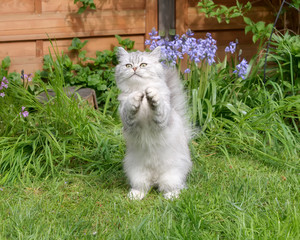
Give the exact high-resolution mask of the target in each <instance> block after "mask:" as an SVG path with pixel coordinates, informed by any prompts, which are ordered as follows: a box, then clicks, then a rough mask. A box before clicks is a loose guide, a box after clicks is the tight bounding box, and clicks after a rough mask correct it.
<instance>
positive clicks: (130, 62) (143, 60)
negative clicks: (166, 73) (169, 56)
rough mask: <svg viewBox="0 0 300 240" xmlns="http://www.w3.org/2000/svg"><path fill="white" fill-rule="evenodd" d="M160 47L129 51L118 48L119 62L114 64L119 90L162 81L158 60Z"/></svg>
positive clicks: (161, 67) (161, 71)
mask: <svg viewBox="0 0 300 240" xmlns="http://www.w3.org/2000/svg"><path fill="white" fill-rule="evenodd" d="M160 59H161V49H160V47H157V48H155V49H154V50H153V51H152V52H140V51H137V52H131V53H128V52H127V51H126V50H125V49H124V48H122V47H119V48H118V60H119V64H118V65H117V66H116V81H117V85H118V87H119V88H120V89H121V90H124V91H126V89H128V88H129V89H130V88H133V89H134V88H136V87H140V86H145V85H147V84H149V83H151V82H157V81H164V78H163V66H162V64H161V62H160Z"/></svg>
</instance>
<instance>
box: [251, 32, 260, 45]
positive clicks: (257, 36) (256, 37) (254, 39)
mask: <svg viewBox="0 0 300 240" xmlns="http://www.w3.org/2000/svg"><path fill="white" fill-rule="evenodd" d="M258 39H259V35H257V34H254V35H253V36H252V41H253V43H256V42H257V40H258Z"/></svg>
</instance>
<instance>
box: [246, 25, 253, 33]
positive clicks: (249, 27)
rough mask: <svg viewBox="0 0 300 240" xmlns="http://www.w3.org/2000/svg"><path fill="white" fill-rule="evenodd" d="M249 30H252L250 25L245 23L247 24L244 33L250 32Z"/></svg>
mask: <svg viewBox="0 0 300 240" xmlns="http://www.w3.org/2000/svg"><path fill="white" fill-rule="evenodd" d="M250 31H252V27H251V26H249V25H247V26H246V27H245V34H247V33H248V32H250Z"/></svg>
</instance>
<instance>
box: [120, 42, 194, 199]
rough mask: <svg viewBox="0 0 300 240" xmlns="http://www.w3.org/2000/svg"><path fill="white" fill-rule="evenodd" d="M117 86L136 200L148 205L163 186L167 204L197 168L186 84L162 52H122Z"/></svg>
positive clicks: (126, 164) (126, 161) (126, 160)
mask: <svg viewBox="0 0 300 240" xmlns="http://www.w3.org/2000/svg"><path fill="white" fill-rule="evenodd" d="M118 58H119V64H118V65H117V66H116V82H117V86H118V88H119V89H120V90H121V93H120V95H119V98H118V99H119V101H120V107H119V112H120V116H121V119H122V123H123V134H124V138H125V141H126V156H125V158H124V170H125V173H126V175H127V177H128V179H129V182H130V185H131V190H130V192H129V194H128V196H129V197H130V198H131V199H143V198H144V196H145V195H146V194H147V192H148V191H149V189H150V188H151V187H152V186H157V187H158V189H159V191H162V192H163V193H164V197H165V198H167V199H170V198H175V197H178V196H179V193H180V190H181V189H183V188H184V187H185V182H186V177H187V174H188V172H189V171H190V169H191V166H192V162H191V159H190V152H189V148H188V142H189V139H190V132H191V131H190V128H189V124H188V121H187V114H186V101H185V96H184V92H183V87H182V84H181V81H180V79H179V77H178V74H177V71H176V70H175V69H171V68H166V67H163V65H162V64H161V62H160V60H161V49H160V48H159V47H158V48H156V49H154V50H153V51H152V52H151V53H148V52H139V51H137V52H131V53H128V52H127V51H126V50H124V49H123V48H121V47H120V48H119V50H118Z"/></svg>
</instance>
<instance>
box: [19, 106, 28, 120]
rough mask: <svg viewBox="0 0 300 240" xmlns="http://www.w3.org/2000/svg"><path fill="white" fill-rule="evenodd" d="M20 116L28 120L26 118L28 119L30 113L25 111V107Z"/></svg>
mask: <svg viewBox="0 0 300 240" xmlns="http://www.w3.org/2000/svg"><path fill="white" fill-rule="evenodd" d="M19 114H20V116H21V117H22V115H23V117H24V118H26V117H28V115H29V112H28V111H25V107H24V106H23V107H22V111H21V112H20V113H19Z"/></svg>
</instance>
